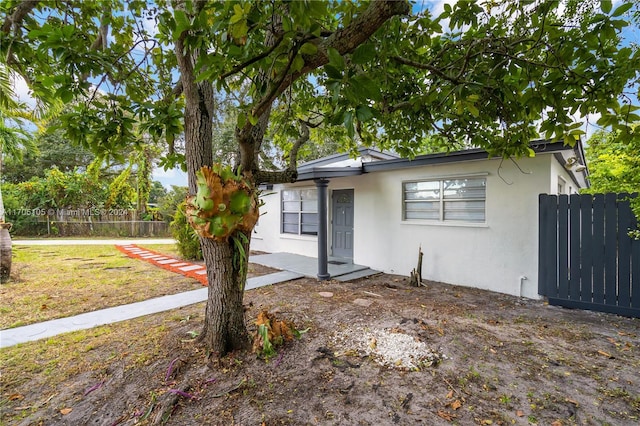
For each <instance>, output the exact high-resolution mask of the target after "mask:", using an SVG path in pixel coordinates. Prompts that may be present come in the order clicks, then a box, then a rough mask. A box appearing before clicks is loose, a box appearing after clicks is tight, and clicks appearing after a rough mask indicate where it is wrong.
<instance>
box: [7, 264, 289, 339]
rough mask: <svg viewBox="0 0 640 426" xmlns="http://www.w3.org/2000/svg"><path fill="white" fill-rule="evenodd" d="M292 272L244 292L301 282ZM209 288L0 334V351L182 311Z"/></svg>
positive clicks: (256, 282) (255, 282) (253, 282)
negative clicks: (21, 344) (178, 309)
mask: <svg viewBox="0 0 640 426" xmlns="http://www.w3.org/2000/svg"><path fill="white" fill-rule="evenodd" d="M301 277H302V275H300V274H296V273H294V272H289V271H282V272H276V273H273V274H268V275H262V276H260V277H254V278H249V279H248V280H247V285H246V287H245V288H246V290H251V289H254V288H259V287H264V286H267V285H272V284H277V283H281V282H285V281H290V280H294V279H297V278H301ZM207 291H208V287H203V288H201V289H198V290H192V291H187V292H183V293H178V294H172V295H168V296H162V297H156V298H154V299H149V300H145V301H143V302H136V303H131V304H128V305H123V306H116V307H113V308H107V309H101V310H99V311H93V312H87V313H85V314H80V315H76V316H73V317H67V318H59V319H55V320H51V321H45V322H41V323H37V324H31V325H25V326H24V327H16V328H9V329H7V330H1V331H0V348H6V347H9V346H13V345H17V344H18V343H24V342H30V341H32V340H39V339H45V338H47V337H53V336H57V335H58V334H62V333H68V332H71V331H79V330H86V329H88V328H93V327H97V326H100V325H106V324H113V323H116V322H120V321H126V320H130V319H133V318H138V317H142V316H145V315H151V314H156V313H159V312H164V311H168V310H171V309H176V308H181V307H184V306H188V305H193V304H195V303H200V302H204V301H205V300H207Z"/></svg>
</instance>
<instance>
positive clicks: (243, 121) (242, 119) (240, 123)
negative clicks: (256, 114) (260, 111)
mask: <svg viewBox="0 0 640 426" xmlns="http://www.w3.org/2000/svg"><path fill="white" fill-rule="evenodd" d="M245 124H247V114H244V113H242V112H241V113H240V114H238V119H237V121H236V126H238V128H239V129H242V128H243V127H244V125H245Z"/></svg>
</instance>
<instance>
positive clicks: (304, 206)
mask: <svg viewBox="0 0 640 426" xmlns="http://www.w3.org/2000/svg"><path fill="white" fill-rule="evenodd" d="M282 232H283V233H284V234H296V235H318V192H317V190H315V189H285V190H283V191H282Z"/></svg>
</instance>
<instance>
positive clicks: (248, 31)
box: [0, 0, 640, 165]
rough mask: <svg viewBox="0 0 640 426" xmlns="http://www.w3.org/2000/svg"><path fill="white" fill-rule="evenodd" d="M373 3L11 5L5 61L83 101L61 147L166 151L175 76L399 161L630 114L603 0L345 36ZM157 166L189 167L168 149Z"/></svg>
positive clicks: (474, 5)
mask: <svg viewBox="0 0 640 426" xmlns="http://www.w3.org/2000/svg"><path fill="white" fill-rule="evenodd" d="M375 3H378V2H372V3H369V2H343V1H326V2H316V1H295V2H275V1H274V2H252V1H225V2H197V1H194V2H177V3H175V4H174V3H169V2H168V1H165V0H156V1H155V2H148V1H135V0H134V1H128V2H124V1H117V0H105V1H100V2H61V3H51V2H34V6H32V7H33V9H32V10H28V11H27V12H28V13H26V14H23V15H21V16H18V14H17V11H19V10H20V8H21V5H23V6H22V7H23V9H24V8H26V7H27V6H24V4H23V3H21V2H17V1H15V0H5V1H3V2H2V5H1V6H0V12H1V13H2V15H1V16H2V18H0V20H2V21H4V22H5V25H4V26H3V31H2V32H1V37H2V38H1V39H0V54H2V55H3V57H6V58H8V60H7V63H8V64H9V66H11V67H12V69H14V70H16V71H17V72H19V73H20V74H22V75H23V76H25V78H26V79H27V81H28V82H29V83H30V85H31V87H32V89H33V91H34V94H35V95H37V96H39V97H42V98H44V99H54V98H58V99H62V100H63V101H65V102H70V101H71V100H72V99H78V100H79V102H78V103H77V104H75V106H74V111H73V112H72V113H69V114H67V115H66V116H65V117H66V118H65V122H64V126H65V128H66V131H67V132H68V134H69V136H71V137H73V138H74V139H77V140H80V141H81V142H83V143H84V144H85V145H86V146H89V147H92V148H94V149H103V150H111V151H117V150H119V149H122V148H123V147H124V146H126V145H129V144H132V143H133V144H136V143H138V144H139V143H142V140H141V138H140V136H139V135H140V132H138V131H137V130H136V126H137V124H136V123H140V125H141V130H142V131H143V132H147V133H148V134H149V135H151V136H152V137H155V138H163V139H165V140H166V141H167V142H168V143H169V146H170V147H172V146H173V142H174V140H175V139H176V138H177V137H179V135H180V134H181V132H182V130H183V124H182V115H183V113H184V104H183V103H182V98H181V97H180V96H179V95H180V94H181V87H182V86H183V84H182V83H183V82H184V79H185V78H193V79H195V80H196V81H210V82H212V83H214V85H215V87H216V89H217V90H218V91H221V92H225V93H238V92H239V91H242V92H243V93H245V94H246V95H245V96H243V97H242V98H238V99H237V103H236V107H237V111H238V114H237V122H236V126H237V128H238V129H239V130H242V129H244V128H248V127H250V126H252V125H255V124H256V123H257V120H258V118H259V117H260V116H261V115H262V114H263V113H264V112H265V111H266V110H267V109H268V108H271V107H273V108H274V111H277V112H278V114H274V115H273V117H272V119H273V120H272V123H271V127H272V128H273V129H279V131H280V133H281V134H287V132H288V133H289V134H292V135H297V134H300V123H306V124H307V125H311V126H312V128H313V129H322V131H325V130H326V132H327V134H330V135H331V136H332V137H334V138H341V139H342V140H345V141H347V142H348V145H351V146H354V145H355V144H356V143H363V144H365V145H372V144H377V145H378V146H380V147H381V148H392V149H395V150H397V151H399V152H400V153H403V154H408V155H412V154H413V153H415V152H420V150H421V145H422V144H423V143H424V141H425V137H427V136H429V135H432V134H434V133H436V134H440V135H442V136H444V137H445V138H447V140H449V141H464V142H465V143H468V144H472V145H474V146H479V147H482V148H485V149H487V150H488V151H489V152H490V153H492V154H496V155H503V156H508V155H529V154H531V152H530V150H529V148H528V143H529V141H530V140H531V139H533V138H536V137H539V136H543V137H546V138H559V139H563V140H565V142H567V143H569V144H572V143H574V142H575V138H577V137H579V136H580V135H581V134H582V131H581V130H580V126H581V123H580V121H579V120H576V118H575V117H576V116H582V117H585V116H587V114H589V113H597V114H599V115H600V117H601V118H600V120H599V124H600V125H602V126H610V127H611V128H613V129H614V130H616V131H621V132H625V131H628V128H627V127H626V125H627V124H628V123H630V122H633V121H637V120H638V118H639V117H638V115H637V113H636V111H637V107H636V106H633V105H631V103H629V102H623V103H621V102H620V95H621V94H624V93H625V91H628V90H630V87H631V85H632V84H634V83H637V82H638V70H640V54H638V50H637V46H627V47H621V44H620V37H619V35H620V31H621V30H622V29H623V28H624V27H625V26H627V25H628V22H627V20H626V18H625V16H626V14H627V13H628V11H629V9H631V7H632V3H631V2H627V3H622V4H621V5H619V6H617V7H616V8H613V7H612V6H611V2H602V5H601V8H600V9H590V10H588V11H586V12H583V13H584V15H583V16H582V19H574V17H571V16H566V15H564V13H563V9H562V7H561V3H560V2H556V1H537V2H477V1H459V2H457V3H455V4H454V5H449V4H446V5H445V7H444V12H443V13H442V14H441V15H440V16H437V17H434V16H432V15H431V13H430V12H429V11H428V10H425V11H420V12H415V13H412V14H411V15H408V16H401V17H394V18H392V19H389V20H388V21H387V22H386V23H385V24H384V25H382V26H381V28H380V29H379V30H378V31H377V32H375V34H374V35H373V36H372V37H371V38H370V39H369V40H368V41H367V42H364V43H361V44H357V45H356V44H354V45H349V43H350V40H341V39H340V38H339V37H340V35H341V32H340V31H342V29H344V28H345V27H348V25H349V24H350V23H351V22H353V21H354V19H356V17H357V16H359V15H363V14H365V13H367V11H368V10H369V9H371V7H373V6H372V5H373V4H375ZM178 4H180V5H181V6H180V7H175V6H176V5H178ZM7 23H8V25H7ZM276 27H277V28H280V29H281V31H274V30H273V29H274V28H276ZM336 40H337V41H336ZM178 41H180V42H181V43H183V45H184V47H185V49H186V51H188V52H199V54H198V55H193V58H194V60H193V63H192V64H191V65H192V71H193V73H192V75H190V76H186V75H184V74H183V75H179V74H178V73H177V72H176V67H177V62H176V56H175V54H174V52H173V51H172V49H174V47H175V44H176V42H178ZM301 77H302V78H301ZM180 79H183V80H182V81H181V80H180ZM176 95H178V96H176ZM337 127H339V128H342V130H341V131H336V130H335V129H336V128H337ZM316 132H317V131H316ZM317 139H318V140H322V139H323V137H322V136H317ZM167 158H168V159H169V161H167V162H166V163H165V164H166V165H171V164H173V163H174V162H175V161H181V160H183V158H181V157H180V155H179V154H176V153H175V152H174V151H173V150H172V149H171V148H170V149H169V150H168V156H167Z"/></svg>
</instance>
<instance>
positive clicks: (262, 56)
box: [220, 34, 284, 79]
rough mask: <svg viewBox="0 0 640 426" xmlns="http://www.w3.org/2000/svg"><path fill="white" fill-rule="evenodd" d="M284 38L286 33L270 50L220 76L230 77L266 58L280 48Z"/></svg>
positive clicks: (223, 77)
mask: <svg viewBox="0 0 640 426" xmlns="http://www.w3.org/2000/svg"><path fill="white" fill-rule="evenodd" d="M283 39H284V34H281V35H280V36H279V37H278V38H277V39H276V42H275V44H274V45H273V46H271V48H269V49H268V50H266V51H264V52H262V53H261V54H259V55H258V56H254V57H253V58H251V59H249V60H248V61H246V62H243V63H242V64H240V65H236V66H235V67H233V68H232V69H230V70H229V71H227V72H225V73H223V74H222V75H221V76H220V78H222V79H225V78H227V77H230V76H232V75H234V74H237V73H239V72H240V71H242V70H243V69H245V68H246V67H248V66H249V65H251V64H255V63H256V62H258V61H259V60H261V59H264V58H266V57H267V56H269V55H271V53H273V51H274V50H276V49H277V48H278V46H279V45H280V43H282V40H283Z"/></svg>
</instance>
